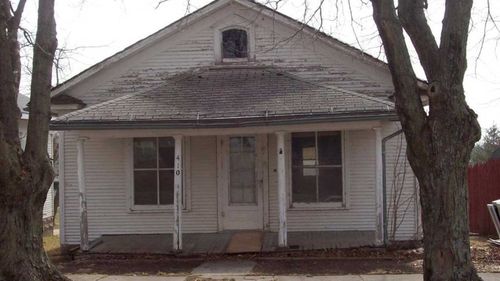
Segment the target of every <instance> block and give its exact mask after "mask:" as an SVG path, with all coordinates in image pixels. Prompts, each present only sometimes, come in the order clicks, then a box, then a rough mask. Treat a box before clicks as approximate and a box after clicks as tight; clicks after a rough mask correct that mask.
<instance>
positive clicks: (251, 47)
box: [214, 25, 255, 64]
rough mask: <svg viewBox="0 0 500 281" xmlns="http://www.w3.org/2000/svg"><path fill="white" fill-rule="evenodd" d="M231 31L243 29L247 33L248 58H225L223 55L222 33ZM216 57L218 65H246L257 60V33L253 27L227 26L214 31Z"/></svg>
mask: <svg viewBox="0 0 500 281" xmlns="http://www.w3.org/2000/svg"><path fill="white" fill-rule="evenodd" d="M229 29H241V30H244V31H246V33H247V57H246V58H223V55H222V32H224V31H226V30H229ZM214 55H215V62H216V63H222V64H223V63H245V62H249V61H253V60H255V32H254V28H253V26H251V25H250V26H243V25H225V26H223V27H216V28H215V29H214Z"/></svg>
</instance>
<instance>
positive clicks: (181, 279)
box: [66, 273, 500, 281]
mask: <svg viewBox="0 0 500 281" xmlns="http://www.w3.org/2000/svg"><path fill="white" fill-rule="evenodd" d="M479 275H480V276H481V277H482V278H483V280H484V281H498V280H500V273H481V274H479ZM66 276H67V277H68V278H70V279H71V280H73V281H203V280H205V278H206V281H217V280H224V281H229V280H231V281H233V280H234V281H399V280H404V281H421V280H422V275H421V274H384V275H330V276H305V275H296V276H252V275H210V274H203V275H201V276H200V275H187V276H169V277H167V276H120V275H109V276H107V275H93V274H92V275H88V274H68V275H66Z"/></svg>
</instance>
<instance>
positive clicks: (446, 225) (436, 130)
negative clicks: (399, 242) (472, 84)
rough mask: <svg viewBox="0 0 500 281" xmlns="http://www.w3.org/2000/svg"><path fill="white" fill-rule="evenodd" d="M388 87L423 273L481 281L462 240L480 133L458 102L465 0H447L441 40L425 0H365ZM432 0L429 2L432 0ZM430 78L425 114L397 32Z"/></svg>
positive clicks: (461, 92) (469, 5)
mask: <svg viewBox="0 0 500 281" xmlns="http://www.w3.org/2000/svg"><path fill="white" fill-rule="evenodd" d="M371 2H372V5H373V18H374V20H375V23H376V24H377V28H378V30H379V33H380V36H381V38H382V42H383V44H384V49H385V51H386V55H387V60H388V63H389V69H390V71H391V75H392V80H393V84H394V88H395V94H394V96H395V104H396V110H397V112H398V116H399V118H400V120H401V125H402V128H403V131H404V133H405V136H406V140H407V143H408V160H409V162H410V165H411V167H412V169H413V171H414V172H415V175H416V176H417V178H418V181H419V184H420V195H421V196H420V200H421V205H422V223H423V231H424V279H425V280H433V281H434V280H436V281H437V280H450V281H451V280H456V281H459V280H460V281H462V280H481V279H480V278H479V277H478V275H477V273H476V271H475V269H474V266H473V264H472V261H471V255H470V247H469V246H470V245H469V220H468V202H467V201H468V198H467V197H468V192H467V165H468V163H469V157H470V153H471V151H472V148H473V147H474V143H475V142H476V141H477V140H479V137H480V135H481V133H480V128H479V124H478V123H477V120H476V118H477V115H476V114H475V113H474V112H473V111H472V110H471V109H470V108H469V107H468V105H467V103H466V102H465V95H464V90H463V78H464V73H465V70H466V68H467V60H466V46H467V37H468V36H467V35H468V26H469V21H470V12H471V8H472V0H447V1H446V5H445V9H446V11H445V14H444V18H443V27H442V31H441V36H440V40H441V41H440V43H439V45H438V44H437V42H436V40H435V38H434V35H433V34H432V31H431V29H430V27H429V26H428V24H427V20H426V18H425V12H424V10H425V9H426V8H427V1H426V0H399V1H398V7H397V9H396V7H395V4H394V0H371ZM432 4H436V3H432ZM403 29H404V31H406V33H407V34H408V36H409V38H410V39H411V42H412V44H413V46H414V47H415V50H416V51H417V54H418V57H419V61H420V64H421V66H422V67H423V69H424V71H425V74H426V76H427V81H429V86H428V92H427V94H428V98H429V113H426V112H425V110H424V107H423V104H422V101H421V98H420V94H421V89H420V88H419V87H418V79H417V77H416V75H415V73H414V71H413V66H412V64H411V60H410V55H409V52H408V47H407V45H406V41H405V38H404V33H403Z"/></svg>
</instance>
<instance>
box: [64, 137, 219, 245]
mask: <svg viewBox="0 0 500 281" xmlns="http://www.w3.org/2000/svg"><path fill="white" fill-rule="evenodd" d="M64 137H65V141H64V149H65V151H64V164H65V174H64V178H65V182H64V188H65V190H64V197H65V198H64V207H65V210H64V227H65V231H64V235H65V237H64V238H63V241H64V242H65V243H67V244H77V243H79V239H80V237H79V236H80V232H79V214H78V210H79V209H78V185H77V175H76V137H77V135H76V133H72V132H67V133H66V134H65V135H64ZM127 141H129V140H127V139H99V140H95V139H94V140H93V139H89V140H87V141H86V142H85V156H84V159H85V162H86V163H85V165H86V175H85V176H86V180H87V206H88V227H89V238H90V239H91V240H92V239H95V238H97V237H99V236H100V235H103V234H131V233H134V234H141V233H170V232H172V225H173V211H163V212H131V211H130V210H129V208H128V206H129V204H128V201H127V200H128V199H127V194H128V191H127V188H128V187H127V186H128V184H127V182H126V179H127V168H126V167H127V165H126V164H127V163H126V159H127V158H128V157H127V153H126V151H127V149H126V143H127ZM190 143H191V155H192V158H194V159H191V160H190V162H191V164H190V168H189V170H188V172H189V173H190V177H191V186H192V189H191V194H190V195H189V197H190V200H191V206H192V208H191V210H190V211H185V212H184V214H183V224H182V229H183V232H215V231H217V208H216V206H217V199H216V198H217V193H216V190H217V189H216V174H217V172H216V165H215V163H216V142H215V137H192V138H191V142H190Z"/></svg>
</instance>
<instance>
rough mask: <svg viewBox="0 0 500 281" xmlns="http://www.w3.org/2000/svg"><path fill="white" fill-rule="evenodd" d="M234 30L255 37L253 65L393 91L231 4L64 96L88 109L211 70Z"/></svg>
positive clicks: (327, 50) (372, 71)
mask: <svg viewBox="0 0 500 281" xmlns="http://www.w3.org/2000/svg"><path fill="white" fill-rule="evenodd" d="M237 25H240V26H248V25H251V30H253V32H255V36H254V37H255V42H254V44H255V50H254V53H253V54H251V56H252V57H254V58H255V61H253V62H252V63H249V64H254V65H273V66H277V67H284V68H293V69H290V71H291V72H292V73H294V74H295V75H297V76H299V77H303V78H307V79H309V80H312V81H317V82H321V83H325V84H328V85H331V86H337V87H341V88H344V89H347V90H353V91H358V92H363V93H379V94H380V93H388V92H389V93H390V92H391V91H393V87H392V83H391V77H390V73H389V71H388V69H385V68H381V67H380V66H375V65H373V64H370V63H366V62H365V61H363V59H360V58H357V57H354V56H352V55H350V54H347V53H345V52H343V51H340V50H338V49H336V48H332V47H331V46H328V45H327V44H326V43H324V42H322V41H321V40H316V39H315V38H311V37H310V36H309V35H305V34H302V33H300V32H299V33H298V34H296V32H297V31H296V30H292V29H291V28H289V27H287V26H285V25H284V24H281V23H279V22H276V21H273V19H272V18H269V17H267V16H265V15H262V14H260V15H258V14H256V13H255V12H254V11H252V10H249V9H247V8H244V7H242V6H240V5H239V4H236V3H234V4H231V5H229V6H227V7H225V8H223V9H221V10H218V11H216V12H215V13H214V14H212V15H210V16H208V17H205V18H203V19H201V20H199V21H196V22H190V23H189V25H186V26H185V27H184V28H181V30H180V31H179V32H177V33H175V34H173V35H171V36H169V37H168V38H164V39H163V40H160V41H158V42H156V43H155V44H153V45H151V46H149V47H147V48H145V49H143V50H140V51H138V52H137V53H136V54H134V55H131V56H129V57H126V58H124V59H122V60H120V61H118V62H116V63H114V64H112V65H110V66H108V67H107V68H106V69H103V70H101V71H100V72H98V73H97V74H96V75H93V76H92V77H89V78H88V79H86V80H84V81H82V82H81V83H80V84H78V85H76V86H75V87H74V88H71V90H70V91H68V92H67V93H68V94H70V95H72V96H74V97H77V98H79V99H81V100H82V101H84V102H85V103H86V104H87V105H92V104H96V103H99V102H102V101H105V100H109V99H112V98H116V97H118V96H121V95H125V94H129V93H137V92H141V91H144V90H147V89H150V88H151V87H152V85H157V84H158V83H161V82H163V81H164V79H166V78H168V77H171V76H174V75H176V74H178V73H180V72H183V71H187V70H192V69H194V68H198V67H204V66H211V65H214V64H216V59H215V51H214V46H215V45H216V44H214V38H215V36H214V34H215V32H216V31H217V30H218V29H220V28H222V27H224V26H237ZM294 34H296V35H295V36H293V35H294ZM279 42H281V43H280V44H278V43H279ZM339 44H340V43H339Z"/></svg>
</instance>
